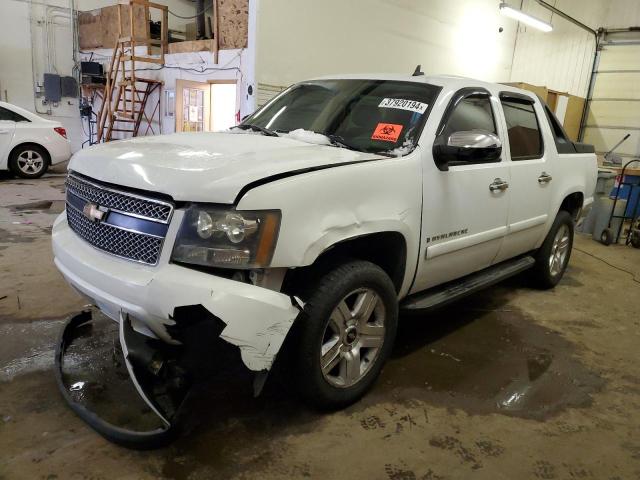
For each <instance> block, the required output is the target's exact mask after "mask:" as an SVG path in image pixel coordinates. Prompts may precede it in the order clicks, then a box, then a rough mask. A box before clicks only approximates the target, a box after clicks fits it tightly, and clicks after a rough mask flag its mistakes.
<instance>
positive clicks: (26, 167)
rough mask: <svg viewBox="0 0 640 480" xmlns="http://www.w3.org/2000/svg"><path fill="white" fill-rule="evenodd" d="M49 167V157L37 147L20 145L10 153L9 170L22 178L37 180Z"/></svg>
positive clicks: (43, 150) (42, 149)
mask: <svg viewBox="0 0 640 480" xmlns="http://www.w3.org/2000/svg"><path fill="white" fill-rule="evenodd" d="M48 166H49V155H48V153H47V151H46V150H45V149H44V148H42V147H40V146H39V145H21V146H19V147H17V148H16V149H15V150H14V151H13V152H11V158H9V168H10V169H11V171H12V172H13V173H14V175H18V176H19V177H22V178H39V177H41V176H42V175H44V174H45V172H46V171H47V168H48Z"/></svg>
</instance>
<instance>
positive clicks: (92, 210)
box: [82, 203, 105, 222]
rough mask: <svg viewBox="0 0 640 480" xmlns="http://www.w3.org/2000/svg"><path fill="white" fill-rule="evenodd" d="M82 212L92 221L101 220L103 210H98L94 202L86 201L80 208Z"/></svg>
mask: <svg viewBox="0 0 640 480" xmlns="http://www.w3.org/2000/svg"><path fill="white" fill-rule="evenodd" d="M82 213H84V216H85V217H87V218H88V219H89V220H91V221H93V222H99V221H101V220H102V217H104V214H105V212H103V211H102V210H100V209H99V208H98V206H97V205H96V204H95V203H87V204H86V205H85V206H84V208H83V209H82Z"/></svg>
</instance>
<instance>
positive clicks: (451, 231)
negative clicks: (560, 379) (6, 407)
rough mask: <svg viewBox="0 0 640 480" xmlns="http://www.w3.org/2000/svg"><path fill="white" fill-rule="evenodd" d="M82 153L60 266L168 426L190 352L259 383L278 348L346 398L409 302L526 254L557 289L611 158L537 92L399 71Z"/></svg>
mask: <svg viewBox="0 0 640 480" xmlns="http://www.w3.org/2000/svg"><path fill="white" fill-rule="evenodd" d="M69 170H70V171H69V177H68V182H67V197H66V199H67V200H66V201H67V208H66V212H65V213H63V214H62V215H60V217H59V218H58V219H57V220H56V222H55V224H54V227H53V250H54V254H55V264H56V265H57V267H58V269H59V270H60V272H62V274H63V275H64V277H65V278H66V280H67V281H68V282H69V283H70V284H71V285H73V286H74V287H75V288H76V289H77V290H78V291H80V292H81V293H82V294H84V295H85V296H86V297H87V298H88V299H89V300H90V302H91V303H92V304H94V305H96V306H97V307H98V308H99V309H100V310H101V311H102V312H103V313H105V314H106V315H107V316H109V317H111V318H112V319H113V320H115V321H117V322H119V324H120V327H119V328H120V336H121V343H122V346H123V350H124V352H125V360H126V362H127V365H128V366H129V367H130V368H129V372H130V373H131V374H132V376H133V377H134V381H135V382H136V385H137V386H138V387H139V389H140V393H141V395H142V396H143V397H144V398H145V399H146V400H147V401H148V402H149V405H150V406H151V407H152V408H153V409H154V411H155V412H156V413H158V415H160V416H161V417H162V418H163V421H164V422H166V425H167V428H168V429H169V427H170V426H171V422H172V418H173V416H172V414H171V413H170V412H169V411H168V410H167V409H166V407H162V406H161V402H159V401H155V400H154V398H153V392H154V391H157V389H156V388H151V387H149V384H148V382H150V381H151V380H149V379H154V380H153V381H151V382H152V383H153V382H160V383H163V382H164V383H165V384H171V385H174V384H175V383H176V382H175V378H174V377H175V376H179V375H180V374H179V372H181V371H182V372H184V371H185V370H188V367H187V366H183V367H184V368H182V369H177V370H176V369H175V368H173V367H171V366H172V365H173V366H175V365H176V364H180V363H181V361H182V360H180V359H181V358H183V357H182V355H183V353H184V354H185V355H187V352H196V351H199V352H200V353H203V352H206V353H207V354H213V353H214V352H216V351H219V350H223V349H228V348H233V349H235V352H237V353H238V355H237V357H238V359H239V360H240V359H241V361H242V363H243V364H244V366H245V367H246V368H247V369H249V370H250V371H253V372H255V373H256V379H257V381H256V388H257V390H259V389H260V386H261V385H262V382H264V378H265V376H266V372H267V371H269V370H270V369H271V368H272V366H273V365H274V361H275V359H276V357H278V359H279V360H280V362H279V363H280V364H281V365H282V366H283V368H285V369H288V370H289V372H288V376H287V377H286V378H287V381H288V382H289V383H290V384H291V385H292V386H294V387H295V388H296V389H297V390H298V391H299V393H300V394H301V396H302V397H303V398H304V399H305V400H307V401H308V402H310V403H312V404H314V405H317V406H319V407H322V408H338V407H343V406H345V405H348V404H350V403H352V402H354V401H356V400H357V399H358V398H360V397H361V396H362V395H363V394H364V393H365V392H366V391H367V389H368V388H369V387H371V385H372V384H373V382H374V381H375V379H376V377H377V376H378V374H379V373H380V370H381V369H382V366H383V364H384V362H385V360H386V359H387V357H388V356H389V353H390V352H391V349H392V346H393V342H394V337H395V333H396V325H397V321H398V312H399V310H400V309H406V310H426V309H430V308H434V307H436V306H440V305H442V304H444V303H447V302H450V301H453V300H456V299H459V298H461V297H463V296H464V295H467V294H469V293H471V292H473V291H476V290H477V289H479V288H482V287H486V286H488V285H491V284H494V283H496V282H497V281H499V280H501V279H503V278H506V277H508V276H510V275H514V274H516V273H519V272H523V271H525V270H529V272H530V274H531V276H532V278H533V279H535V281H536V282H537V283H538V285H540V286H541V287H543V288H550V287H553V286H555V285H556V284H557V283H558V282H559V281H560V279H561V278H562V275H563V273H564V271H565V268H566V266H567V263H568V261H569V256H570V254H571V248H572V242H573V231H574V223H575V221H576V220H577V219H578V216H579V215H580V213H581V212H582V211H583V210H584V209H585V208H587V207H589V206H590V205H591V204H592V202H593V194H594V188H595V184H596V175H597V166H596V156H595V154H594V149H593V147H591V146H589V145H584V144H579V143H574V142H572V141H570V140H569V139H568V138H567V136H566V134H565V133H564V131H563V129H562V126H561V125H560V124H559V123H558V121H557V120H556V119H555V117H554V115H553V113H552V112H551V111H550V110H549V109H548V107H547V106H546V105H544V104H543V103H541V101H540V100H539V99H538V98H537V97H536V96H535V95H533V94H532V93H530V92H527V91H524V90H519V89H516V88H513V87H509V86H505V85H499V84H490V83H484V82H480V81H476V80H471V79H466V78H459V77H448V76H433V77H425V76H381V75H378V76H373V75H371V76H369V75H356V76H340V77H332V78H322V79H317V80H311V81H307V82H303V83H300V84H297V85H294V86H292V87H290V88H288V89H287V90H286V91H284V92H283V93H282V94H280V95H279V96H278V97H276V98H275V99H273V100H272V101H270V102H269V103H268V104H267V105H265V106H264V107H262V108H261V109H260V110H258V111H257V112H255V113H254V114H253V115H251V116H250V117H249V118H247V119H246V120H245V121H244V122H243V123H242V124H241V125H239V126H238V127H236V128H234V129H232V130H231V131H229V132H226V133H187V134H175V135H165V136H158V137H144V138H137V139H132V140H127V141H119V142H113V143H108V144H103V145H100V146H96V147H93V148H91V149H88V150H83V151H81V152H79V153H77V154H76V155H75V156H74V157H73V158H72V160H71V162H70V165H69ZM89 317H90V315H89V314H88V313H85V314H83V315H82V316H79V317H74V320H72V321H71V323H70V327H69V328H72V327H74V326H76V325H78V324H80V323H84V322H86V321H89ZM139 336H142V338H147V339H153V340H150V341H146V343H145V341H142V343H141V342H140V340H136V338H138V337H139ZM141 345H146V347H145V348H146V349H147V350H149V349H151V350H152V351H151V352H147V353H146V354H143V353H142V352H143V351H144V350H145V348H143V347H142V346H141ZM163 345H173V346H175V345H181V347H177V350H176V347H174V348H167V349H165V347H163ZM134 346H135V348H134ZM61 351H62V352H64V348H62V349H61ZM176 351H178V352H183V353H179V354H176ZM176 355H177V356H176ZM206 361H207V359H202V361H200V362H196V363H197V364H198V365H203V364H204V363H205V362H206ZM190 364H191V365H193V364H194V362H193V361H191V363H190ZM163 365H165V366H166V368H164V367H163ZM216 366H217V367H218V368H227V364H226V363H224V362H220V363H219V364H217V365H216ZM150 372H151V373H150ZM136 378H137V380H136ZM141 379H142V380H141ZM177 383H178V384H181V385H184V382H177ZM145 384H146V385H147V386H145ZM63 391H64V390H63ZM76 411H79V410H78V409H77V410H76ZM82 415H83V417H84V418H85V419H87V420H88V421H90V422H92V421H94V420H92V416H91V415H85V414H84V413H83V414H82ZM94 426H95V425H94ZM103 427H104V425H102V426H98V427H96V428H97V429H98V430H99V431H101V433H103V434H105V435H106V436H107V437H109V438H111V439H115V440H116V441H120V442H121V443H126V441H124V442H123V441H122V437H117V436H115V437H114V436H113V435H110V431H109V430H108V429H106V428H103ZM121 433H122V432H121V431H120V433H119V434H118V435H120V434H121ZM147 438H148V437H147Z"/></svg>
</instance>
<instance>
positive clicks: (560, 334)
mask: <svg viewBox="0 0 640 480" xmlns="http://www.w3.org/2000/svg"><path fill="white" fill-rule="evenodd" d="M63 181H64V177H63V176H62V175H53V176H52V175H49V176H47V177H44V178H43V179H40V180H37V181H23V180H16V179H10V178H9V177H8V176H4V177H2V178H0V206H1V207H0V266H1V268H0V340H1V342H2V346H1V347H0V479H2V480H5V479H21V478H25V479H94V480H98V479H107V478H109V479H111V478H124V479H147V478H149V479H150V478H166V479H205V478H206V479H210V478H225V479H226V478H243V479H250V478H256V479H258V478H259V479H271V478H305V477H308V478H326V479H329V478H349V479H355V478H366V479H390V480H413V479H423V480H427V479H431V480H433V479H452V478H486V479H515V478H537V479H556V478H557V479H564V478H567V479H574V478H575V479H582V478H586V479H589V478H594V479H609V480H613V479H640V363H639V362H638V358H639V357H638V345H639V344H640V315H639V314H638V312H639V311H640V283H637V281H634V280H633V275H635V278H636V279H640V251H639V250H634V249H632V248H630V247H622V246H615V247H614V246H612V247H608V248H607V247H604V246H602V245H599V244H597V243H595V242H593V241H591V240H590V239H589V238H584V237H580V238H576V247H577V250H574V254H573V257H572V259H571V264H570V268H569V270H568V272H567V274H566V276H565V278H564V279H563V281H562V282H561V284H560V285H559V286H558V287H557V288H556V289H555V290H553V291H547V292H540V291H536V290H532V289H530V288H528V287H527V284H526V278H522V277H520V278H515V279H512V280H509V281H507V282H505V283H503V284H501V285H499V286H497V287H495V288H492V289H491V290H487V291H485V292H482V293H480V294H477V295H475V296H473V297H471V298H469V299H468V300H465V301H463V302H461V303H459V304H457V305H453V306H450V307H448V308H446V309H444V310H442V311H440V312H438V313H437V314H432V315H429V316H420V317H415V318H402V319H401V324H400V331H399V337H398V341H397V346H396V348H395V350H394V354H393V358H392V359H391V361H390V362H389V364H388V365H387V367H386V368H385V370H384V372H383V374H382V376H381V378H380V380H379V381H378V383H377V385H376V386H375V388H374V389H373V391H372V392H371V393H370V394H369V395H368V396H367V397H366V398H365V399H364V400H362V401H361V402H359V403H358V404H356V405H354V406H352V407H350V408H348V409H346V410H344V411H341V412H338V413H334V414H328V415H322V414H318V413H316V412H313V411H309V410H308V409H306V408H305V407H304V406H302V405H300V404H299V403H298V402H297V401H295V400H293V399H290V398H289V397H288V395H287V394H286V393H284V392H283V390H282V389H281V388H280V386H279V385H278V384H277V383H274V382H271V383H270V384H268V385H267V388H266V391H265V393H264V395H263V396H262V397H260V398H258V399H255V400H254V399H252V398H251V396H250V386H249V385H246V384H245V383H240V382H238V381H235V379H234V378H231V379H229V383H228V385H226V384H225V385H224V386H223V387H220V388H216V389H215V390H214V391H213V392H212V394H211V397H210V398H207V399H204V400H203V401H202V405H200V406H199V407H195V408H196V409H197V410H196V413H197V420H196V421H194V422H192V425H191V426H190V432H189V433H188V435H186V436H184V437H183V438H181V439H179V440H178V441H177V442H176V443H175V444H173V445H172V446H170V447H168V448H166V449H163V450H159V451H152V452H133V451H128V450H125V449H122V448H119V447H116V446H114V445H112V444H110V443H108V442H106V441H105V440H103V439H102V438H101V437H99V436H98V435H97V434H95V433H94V432H93V431H92V430H90V429H89V428H88V427H87V426H86V425H85V424H84V423H83V422H82V421H80V420H79V419H78V418H77V417H76V416H75V415H74V414H73V413H72V412H71V411H70V410H69V409H68V408H67V407H66V405H65V404H64V403H63V401H62V399H61V397H60V394H59V392H58V391H57V388H56V385H55V383H54V378H53V374H52V369H51V366H52V362H53V348H54V342H55V338H56V336H57V334H58V332H59V330H60V328H61V327H62V324H63V319H64V318H65V316H66V315H68V314H70V313H72V312H74V311H76V310H78V309H79V308H80V307H81V306H82V301H81V300H80V299H79V298H78V297H77V296H76V295H75V293H73V292H72V291H71V289H70V288H69V287H68V286H67V285H66V284H65V283H64V281H63V280H62V278H61V277H60V275H59V274H58V273H57V271H56V269H55V268H54V266H53V264H52V256H51V249H50V243H49V235H50V226H51V224H52V222H53V219H54V218H55V214H56V213H58V212H60V211H61V210H62V208H63V202H62V201H63ZM596 257H600V258H601V259H602V260H600V259H598V258H596ZM603 260H604V261H606V262H608V263H610V264H611V265H615V266H618V267H622V268H625V269H627V270H630V271H632V272H633V274H629V273H625V272H623V271H621V270H619V269H617V268H614V267H612V266H610V265H607V264H606V263H605V262H604V261H603Z"/></svg>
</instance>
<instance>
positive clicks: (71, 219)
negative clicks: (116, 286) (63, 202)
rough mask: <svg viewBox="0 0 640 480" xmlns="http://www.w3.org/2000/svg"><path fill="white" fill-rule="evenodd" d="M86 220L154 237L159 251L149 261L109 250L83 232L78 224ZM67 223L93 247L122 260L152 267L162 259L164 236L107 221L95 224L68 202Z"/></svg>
mask: <svg viewBox="0 0 640 480" xmlns="http://www.w3.org/2000/svg"><path fill="white" fill-rule="evenodd" d="M70 212H75V215H77V218H74V215H73V214H72V215H69V213H70ZM83 221H86V222H85V225H88V224H90V225H91V226H92V227H93V228H100V227H102V228H105V227H106V228H111V229H114V230H116V231H121V232H123V234H129V235H132V236H137V237H146V238H145V239H152V240H154V241H157V242H158V243H157V245H156V247H155V250H156V251H157V253H155V254H154V255H152V256H150V258H153V259H154V260H153V261H149V260H144V259H141V258H133V257H131V256H126V255H121V254H119V253H116V252H115V251H113V250H109V249H106V248H102V247H101V246H100V245H99V244H98V242H96V241H95V240H94V239H93V237H88V236H85V235H83V234H82V233H81V231H82V229H81V227H80V226H79V225H78V224H79V223H80V222H83ZM67 223H68V224H69V228H71V230H73V231H74V232H75V233H76V234H77V235H78V236H79V237H80V238H81V239H83V240H84V241H85V242H87V243H88V244H89V245H91V247H92V248H95V249H96V250H98V251H99V252H102V253H104V254H106V255H110V256H113V257H117V258H121V259H122V260H126V261H129V262H135V263H139V264H142V265H147V266H151V267H155V266H157V265H158V262H159V261H160V256H161V254H162V248H163V247H164V240H165V239H164V238H160V237H155V236H152V235H147V234H145V233H135V232H130V231H126V230H124V229H120V228H118V227H115V226H113V225H109V224H106V223H99V224H94V223H93V222H91V221H90V220H89V219H87V218H86V217H85V216H84V214H83V213H82V212H80V211H79V210H78V209H77V208H75V207H73V206H72V205H69V204H68V203H67Z"/></svg>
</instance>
